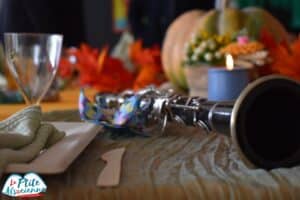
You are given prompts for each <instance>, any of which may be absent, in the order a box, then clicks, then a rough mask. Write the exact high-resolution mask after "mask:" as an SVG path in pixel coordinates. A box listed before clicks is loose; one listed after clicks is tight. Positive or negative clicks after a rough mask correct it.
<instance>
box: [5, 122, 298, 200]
mask: <svg viewBox="0 0 300 200" xmlns="http://www.w3.org/2000/svg"><path fill="white" fill-rule="evenodd" d="M270 139H271V138H270ZM266 145H267V144H266ZM123 146H126V147H127V150H126V153H125V156H124V159H123V166H122V174H121V182H120V185H119V186H118V187H114V188H100V187H97V186H96V180H97V177H98V175H99V173H100V172H101V170H102V169H103V167H104V166H105V163H104V162H103V161H102V160H101V159H100V155H101V154H103V153H104V152H106V151H108V150H111V149H114V148H117V147H123ZM278 148H280V147H278ZM42 177H43V179H44V180H45V182H46V184H47V186H48V190H47V193H46V194H45V196H44V197H43V198H39V199H53V200H69V199H70V200H88V199H89V200H91V199H93V200H94V199H97V200H98V199H101V200H105V199H130V200H132V199H242V200H247V199H249V200H253V199H285V200H286V199H295V200H297V199H300V166H299V167H294V168H291V169H275V170H272V171H266V170H262V169H250V168H248V167H246V166H245V165H244V164H243V162H242V161H241V159H240V157H239V155H238V153H237V151H236V149H235V147H234V146H233V145H232V143H231V141H230V138H227V137H225V136H222V135H217V134H214V133H212V134H209V135H206V134H205V133H203V132H201V131H200V130H197V129H192V128H183V127H178V126H174V125H171V126H170V127H168V129H167V134H166V135H164V136H160V137H158V136H154V137H151V138H142V137H134V138H118V139H116V140H112V139H110V138H109V137H108V134H107V133H100V134H99V136H98V137H97V138H95V140H93V141H92V143H91V144H90V145H89V146H88V147H87V148H86V149H85V151H84V152H83V153H82V154H81V155H80V156H79V157H78V159H76V160H75V162H74V163H73V164H72V165H71V166H70V167H69V169H68V170H67V171H66V172H65V173H63V174H58V175H48V176H42ZM1 199H7V198H6V197H2V198H1Z"/></svg>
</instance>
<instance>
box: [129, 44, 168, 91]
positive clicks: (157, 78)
mask: <svg viewBox="0 0 300 200" xmlns="http://www.w3.org/2000/svg"><path fill="white" fill-rule="evenodd" d="M129 56H130V58H131V60H132V62H133V63H134V64H135V66H136V68H137V69H136V70H137V77H136V79H135V81H134V84H133V88H134V89H135V90H138V89H141V88H144V87H147V86H149V85H156V86H159V85H160V84H161V83H163V82H164V81H165V80H166V79H165V76H164V73H163V69H162V62H161V52H160V49H159V47H158V46H152V47H150V48H143V44H142V40H137V41H135V42H134V43H133V44H132V45H131V46H130V48H129Z"/></svg>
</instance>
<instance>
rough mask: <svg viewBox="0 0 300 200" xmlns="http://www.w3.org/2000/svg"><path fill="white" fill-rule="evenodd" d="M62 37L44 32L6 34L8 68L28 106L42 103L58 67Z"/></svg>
mask: <svg viewBox="0 0 300 200" xmlns="http://www.w3.org/2000/svg"><path fill="white" fill-rule="evenodd" d="M62 43H63V36H62V35H60V34H45V33H4V45H5V54H6V60H7V64H8V68H9V71H10V72H11V75H12V77H13V78H14V79H15V81H16V83H17V85H18V88H19V90H20V92H21V94H22V96H23V98H24V100H25V102H26V104H27V105H33V104H36V105H39V104H40V102H41V101H42V99H43V97H44V96H45V94H46V93H47V91H48V89H49V87H50V85H51V84H52V82H53V80H54V77H55V75H56V72H57V69H58V63H59V59H60V54H61V49H62Z"/></svg>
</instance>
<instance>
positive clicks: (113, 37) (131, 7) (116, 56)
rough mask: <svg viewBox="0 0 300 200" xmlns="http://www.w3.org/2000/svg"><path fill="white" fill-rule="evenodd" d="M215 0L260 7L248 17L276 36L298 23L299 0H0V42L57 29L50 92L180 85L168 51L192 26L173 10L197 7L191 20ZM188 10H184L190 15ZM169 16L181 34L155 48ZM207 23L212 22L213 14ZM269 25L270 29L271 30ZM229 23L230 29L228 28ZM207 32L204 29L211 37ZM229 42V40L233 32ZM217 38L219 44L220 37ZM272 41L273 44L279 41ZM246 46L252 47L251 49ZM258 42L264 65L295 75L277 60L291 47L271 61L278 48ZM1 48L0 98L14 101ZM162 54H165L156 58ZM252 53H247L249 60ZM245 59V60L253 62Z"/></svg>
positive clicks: (291, 32)
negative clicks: (9, 35) (57, 58)
mask: <svg viewBox="0 0 300 200" xmlns="http://www.w3.org/2000/svg"><path fill="white" fill-rule="evenodd" d="M223 4H227V5H228V6H229V7H233V8H237V9H242V8H245V7H249V6H253V7H256V8H258V9H260V8H262V9H264V10H263V11H258V13H260V14H261V15H262V16H254V17H252V18H253V19H254V20H256V22H259V23H263V24H265V25H267V26H269V24H270V27H272V28H273V30H274V28H275V30H281V32H280V31H279V32H280V34H281V36H285V35H286V34H285V33H286V32H288V37H290V36H291V38H294V39H295V38H297V37H296V36H297V35H298V32H299V31H300V1H298V0H290V1H286V0H184V1H183V0H72V1H67V0H0V45H1V44H2V45H3V33H5V32H36V33H60V34H63V36H64V40H63V42H64V43H63V46H64V49H63V53H62V57H61V62H60V64H59V72H58V79H59V81H57V80H55V81H54V84H53V85H54V86H53V87H52V88H54V94H57V93H58V92H57V91H58V90H59V89H64V88H66V87H67V86H72V85H76V86H77V88H79V87H82V86H90V87H93V88H95V89H96V90H97V91H99V92H120V91H122V90H124V89H127V88H130V89H134V90H137V89H140V88H144V87H146V86H148V85H150V84H154V85H157V86H160V85H161V84H162V83H165V82H171V83H173V84H174V86H175V87H177V88H179V89H183V90H184V91H185V92H187V91H188V89H190V88H189V86H188V85H187V84H188V83H187V80H188V79H189V76H188V75H185V74H184V72H183V68H182V63H183V62H184V58H183V57H184V56H183V54H182V52H178V51H177V50H175V51H177V52H174V48H173V44H175V43H176V44H177V49H181V51H183V49H184V45H185V43H192V41H193V40H194V39H195V38H194V39H193V38H190V36H191V32H184V31H186V30H190V29H192V28H193V27H191V26H193V24H192V23H191V24H192V25H189V24H188V23H189V21H188V20H187V22H183V21H184V20H183V19H178V18H179V16H180V15H182V14H183V13H186V12H187V11H190V10H198V11H197V14H196V15H195V16H194V17H191V18H190V19H192V20H194V21H193V23H194V22H195V21H196V20H195V18H199V19H200V18H202V14H203V18H206V19H208V18H209V17H207V16H204V12H208V11H210V10H213V9H215V8H220V7H222V5H223ZM200 10H201V11H200ZM265 11H266V12H265ZM242 12H244V11H242V10H239V11H236V12H235V14H233V15H232V16H230V17H229V18H228V19H229V20H227V21H226V23H225V24H224V25H225V26H226V27H231V25H233V26H234V24H235V23H237V24H238V23H240V22H241V21H240V20H239V19H237V18H238V17H236V16H239V14H238V13H242ZM224 13H225V12H224ZM194 14H195V13H194ZM194 14H193V13H190V16H193V15H194ZM273 17H274V18H275V19H277V20H278V22H279V23H278V22H277V20H275V21H274V20H273ZM177 19H178V20H177ZM175 20H177V23H182V25H181V27H182V29H178V30H176V31H174V30H172V31H171V32H175V33H172V34H173V35H175V36H176V35H177V33H184V34H185V35H189V37H187V36H183V34H181V36H178V37H179V39H178V38H177V39H174V41H172V38H171V36H170V37H169V41H171V42H169V44H170V45H171V47H170V49H168V48H165V49H163V44H164V42H165V41H166V33H167V30H168V28H169V27H170V25H171V24H172V22H174V21H175ZM181 20H182V22H180V21H181ZM268 22H272V23H268ZM243 23H244V22H242V23H240V24H241V26H242V27H240V28H242V29H244V27H245V24H243ZM185 25H187V26H185ZM211 25H212V26H219V24H218V23H217V25H216V23H215V21H214V20H212V23H211ZM256 25H257V24H256ZM256 25H254V28H253V27H250V28H249V30H250V31H256V32H257V33H258V32H259V31H262V28H261V27H259V28H257V27H255V26H256ZM184 27H186V28H184ZM195 27H196V26H195ZM201 27H202V29H204V30H206V29H207V27H204V26H201ZM196 28H197V27H196ZM272 28H271V29H272ZM174 29H175V28H174ZM208 29H209V28H208ZM208 29H207V30H208ZM181 30H182V31H181ZM195 30H196V29H195ZM273 30H271V35H272V34H273V33H274V32H276V31H273ZM234 31H236V30H232V32H234ZM238 31H242V30H238ZM214 34H217V33H214ZM235 34H236V33H234V34H233V35H235ZM275 35H276V33H275ZM175 36H174V37H175ZM215 36H216V35H211V37H212V38H214V37H215ZM219 36H220V35H219ZM267 36H268V35H265V37H264V38H263V39H264V40H261V39H262V38H259V37H256V38H255V39H256V40H257V42H261V43H264V45H265V44H266V43H265V42H267V45H266V46H265V47H267V46H268V45H269V44H270V41H272V40H271V39H272V38H270V37H267ZM172 37H173V36H172ZM180 38H181V39H180ZM286 38H287V37H282V38H281V39H286ZM177 41H178V42H177ZM231 42H232V43H235V40H233V41H231ZM299 43H300V42H299ZM170 45H169V46H170ZM222 45H223V46H224V47H225V44H222ZM226 45H227V44H226ZM249 45H251V44H249ZM166 46H168V45H166ZM179 46H180V48H179ZM277 47H278V48H279V47H280V48H281V46H277ZM283 47H287V45H285V46H283ZM294 47H295V50H297V51H295V52H300V50H298V43H295V45H294ZM280 48H279V49H280ZM291 48H293V47H288V48H286V52H284V53H287V54H289V53H290V52H291V51H290V50H291ZM254 50H257V51H258V49H254ZM264 50H266V51H265V52H262V53H263V55H265V57H266V58H264V60H263V64H264V65H266V68H268V70H269V71H268V73H282V74H285V75H289V76H290V77H293V78H297V79H299V80H300V70H298V66H296V65H295V66H292V67H291V70H286V69H283V68H281V67H278V66H285V65H286V64H290V63H295V62H294V60H293V59H296V58H297V56H296V54H294V56H292V57H291V58H289V57H288V56H284V57H286V58H289V59H291V60H285V62H286V63H279V61H281V60H280V59H279V58H281V57H282V55H283V53H282V52H280V53H278V52H277V51H268V50H270V49H267V48H266V49H264ZM273 50H274V49H273ZM184 51H185V50H184ZM214 51H216V52H213V53H218V52H217V49H215V50H214ZM241 52H242V50H241ZM272 52H273V53H272ZM3 53H4V52H3V49H2V48H0V61H1V62H0V89H1V90H0V103H1V102H9V103H10V102H20V101H21V102H22V98H21V97H20V95H19V94H18V93H16V94H17V95H18V96H10V93H9V92H10V91H13V90H14V91H16V90H17V87H16V85H15V84H14V83H13V78H12V77H11V76H10V73H9V72H8V70H7V68H6V67H4V65H5V59H4V54H3ZM185 53H187V54H189V53H188V52H185ZM204 53H208V54H210V53H211V52H204ZM251 53H255V52H251ZM271 54H273V55H271ZM191 55H192V54H191ZM164 56H165V57H167V58H168V59H165V60H164V59H163V57H164ZM272 56H273V57H272ZM210 57H211V56H208V57H207V58H208V59H209V58H210ZM270 57H272V59H273V60H275V61H276V59H274V58H277V61H278V62H274V63H275V64H274V65H272V66H271V67H270V66H268V63H267V62H266V61H268V60H269V58H270ZM179 59H180V60H179ZM256 60H257V59H252V61H256ZM222 61H224V59H223V58H222ZM208 64H209V65H210V66H214V63H213V64H212V63H209V62H208ZM243 64H245V62H243ZM246 64H247V63H246ZM248 64H249V63H248ZM250 65H251V66H252V65H253V63H250ZM223 66H224V63H223ZM99 69H100V70H99ZM261 69H262V68H261ZM270 69H271V70H270ZM261 71H263V70H261ZM263 73H264V74H266V72H263ZM74 82H75V84H73V83H74ZM70 83H71V84H70ZM57 85H58V86H57ZM50 91H51V90H50ZM55 91H56V92H55ZM14 94H15V93H14ZM50 94H51V93H50ZM75 94H77V91H76V92H75ZM7 96H8V97H7ZM49 96H50V98H49V99H54V100H57V99H58V98H57V95H49ZM51 96H54V98H51ZM46 99H47V98H46Z"/></svg>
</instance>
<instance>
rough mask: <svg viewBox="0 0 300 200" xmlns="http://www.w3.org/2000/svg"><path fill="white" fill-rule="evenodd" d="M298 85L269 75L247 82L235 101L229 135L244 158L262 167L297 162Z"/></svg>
mask: <svg viewBox="0 0 300 200" xmlns="http://www.w3.org/2000/svg"><path fill="white" fill-rule="evenodd" d="M299 114H300V84H299V83H298V82H296V81H294V80H291V79H288V78H286V77H282V76H277V75H271V76H266V77H263V78H260V79H257V80H256V81H254V82H252V83H250V84H249V85H248V86H247V87H246V88H245V89H244V90H243V91H242V93H241V94H240V96H239V97H238V99H237V100H236V102H235V103H234V106H233V110H232V114H231V119H230V134H231V137H232V140H233V142H234V143H235V145H236V146H237V148H238V151H239V153H240V154H241V156H242V159H243V161H244V162H245V163H246V164H248V165H250V166H256V167H261V168H264V169H273V168H278V167H292V166H296V165H299V164H300V118H299Z"/></svg>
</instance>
